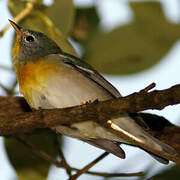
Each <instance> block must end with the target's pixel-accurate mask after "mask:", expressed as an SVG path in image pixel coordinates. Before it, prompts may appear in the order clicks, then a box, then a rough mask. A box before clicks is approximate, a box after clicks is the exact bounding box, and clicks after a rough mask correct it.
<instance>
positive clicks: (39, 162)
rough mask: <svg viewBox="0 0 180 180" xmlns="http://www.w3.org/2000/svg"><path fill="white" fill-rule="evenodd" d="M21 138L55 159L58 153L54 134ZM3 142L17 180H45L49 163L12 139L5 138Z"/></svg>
mask: <svg viewBox="0 0 180 180" xmlns="http://www.w3.org/2000/svg"><path fill="white" fill-rule="evenodd" d="M21 138H23V139H24V140H25V141H26V142H28V143H30V144H33V145H34V146H35V147H36V148H37V149H41V150H42V151H44V152H46V153H47V154H49V155H50V156H51V157H53V158H54V159H55V158H56V157H57V154H58V152H57V148H56V147H55V145H54V138H55V134H52V133H47V132H46V133H45V132H43V133H42V132H41V133H39V134H35V135H23V136H21ZM4 141H5V149H6V152H7V155H8V158H9V160H10V162H11V165H12V166H13V167H14V168H15V170H16V172H17V175H18V179H19V180H32V179H33V180H45V179H46V178H47V175H48V172H49V168H50V166H51V163H49V162H48V161H46V160H44V159H42V158H40V157H38V156H37V155H35V154H34V153H33V152H32V151H31V150H30V149H29V148H27V147H25V146H24V145H23V144H22V143H20V142H19V141H17V140H16V139H14V138H5V139H4Z"/></svg>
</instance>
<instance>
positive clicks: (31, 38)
mask: <svg viewBox="0 0 180 180" xmlns="http://www.w3.org/2000/svg"><path fill="white" fill-rule="evenodd" d="M26 41H28V42H33V41H34V37H33V36H27V37H26Z"/></svg>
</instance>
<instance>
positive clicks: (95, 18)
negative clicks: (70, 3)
mask: <svg viewBox="0 0 180 180" xmlns="http://www.w3.org/2000/svg"><path fill="white" fill-rule="evenodd" d="M99 23H100V18H99V15H98V13H97V10H96V7H95V6H92V7H88V8H77V9H76V15H75V23H74V28H73V31H72V33H71V36H72V37H73V38H74V39H75V40H76V41H79V42H80V43H86V42H87V41H88V39H91V36H92V35H93V34H94V33H96V31H98V28H99Z"/></svg>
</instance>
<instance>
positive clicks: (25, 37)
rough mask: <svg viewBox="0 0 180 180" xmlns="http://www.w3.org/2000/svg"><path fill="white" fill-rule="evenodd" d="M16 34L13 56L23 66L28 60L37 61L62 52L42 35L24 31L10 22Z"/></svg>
mask: <svg viewBox="0 0 180 180" xmlns="http://www.w3.org/2000/svg"><path fill="white" fill-rule="evenodd" d="M10 23H11V25H12V26H13V27H14V29H15V31H16V33H17V42H16V45H15V46H18V48H16V49H18V51H17V50H16V54H15V56H18V61H19V64H25V63H26V62H27V61H29V60H33V61H34V60H38V59H39V58H42V57H44V56H47V55H49V54H56V53H59V52H62V50H61V49H60V48H59V47H58V45H57V44H56V43H55V42H54V41H52V40H51V39H50V38H48V37H47V36H46V35H44V34H43V33H40V32H37V31H32V30H26V29H23V28H22V27H20V26H18V25H17V24H16V23H14V22H13V21H10Z"/></svg>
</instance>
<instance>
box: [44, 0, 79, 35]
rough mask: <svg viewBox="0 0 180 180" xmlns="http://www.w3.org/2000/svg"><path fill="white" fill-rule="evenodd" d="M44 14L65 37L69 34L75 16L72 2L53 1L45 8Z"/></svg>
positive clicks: (64, 0)
mask: <svg viewBox="0 0 180 180" xmlns="http://www.w3.org/2000/svg"><path fill="white" fill-rule="evenodd" d="M45 13H46V15H47V16H48V17H49V18H50V19H51V20H52V21H53V22H54V24H55V26H56V27H57V28H58V29H60V30H61V32H62V33H63V34H64V35H65V36H67V35H68V34H69V33H70V31H71V30H72V27H73V24H74V14H75V8H74V4H73V1H72V0H54V3H53V4H52V5H51V6H50V7H48V8H46V11H45Z"/></svg>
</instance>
